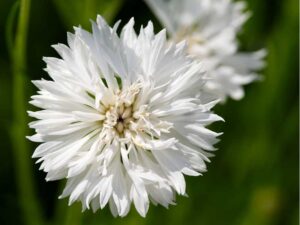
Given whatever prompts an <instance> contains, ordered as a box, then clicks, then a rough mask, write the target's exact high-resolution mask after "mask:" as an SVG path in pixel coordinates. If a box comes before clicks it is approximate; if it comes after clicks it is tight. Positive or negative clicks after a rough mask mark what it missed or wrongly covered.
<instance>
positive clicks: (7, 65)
mask: <svg viewBox="0 0 300 225" xmlns="http://www.w3.org/2000/svg"><path fill="white" fill-rule="evenodd" d="M15 2H16V1H13V0H0V125H1V126H0V224H1V225H23V224H24V225H25V224H28V225H29V223H28V222H26V221H30V219H29V220H25V219H24V215H23V213H22V212H23V210H22V209H23V208H24V203H23V204H22V203H21V200H20V199H21V198H20V194H19V190H20V189H22V187H23V184H22V182H20V180H22V179H20V178H18V177H19V176H20V174H22V171H20V167H19V166H18V165H17V164H18V162H19V161H18V159H17V158H18V157H17V154H18V153H17V151H15V150H14V146H18V145H21V144H22V143H19V142H18V140H17V139H15V138H14V137H15V135H16V134H15V132H14V130H13V129H11V127H12V121H13V115H14V114H13V102H14V101H15V100H14V98H13V92H14V91H16V90H15V88H14V85H13V78H12V77H13V64H12V59H11V57H10V54H9V52H10V48H12V47H13V46H11V47H9V45H8V43H9V40H10V39H11V37H10V36H12V37H13V36H14V34H15V30H16V24H17V18H18V11H17V10H18V8H17V6H15V7H14V5H15V4H16V3H15ZM247 3H248V9H249V10H251V11H252V17H251V18H250V20H249V21H248V22H247V23H246V25H245V26H244V29H243V31H242V32H241V34H240V47H241V49H242V50H247V51H254V50H258V49H261V48H266V49H267V50H268V56H267V58H266V61H267V67H266V68H265V69H264V70H263V71H262V74H263V75H264V80H263V81H261V82H256V83H253V84H251V85H248V86H247V87H246V97H245V98H244V99H243V100H241V101H232V100H229V101H228V102H227V103H226V104H225V105H220V106H218V107H217V108H216V109H215V111H216V112H217V114H219V115H221V116H222V117H223V118H224V119H225V121H226V122H225V123H218V124H216V125H213V129H215V130H217V131H222V132H224V134H223V135H222V137H221V142H220V143H219V144H218V145H217V147H218V148H219V151H217V152H216V157H214V158H213V159H212V162H211V163H210V164H209V165H208V172H207V173H205V174H204V176H203V177H186V181H187V193H188V195H189V197H188V198H187V197H181V196H178V197H177V203H178V204H177V205H176V206H171V207H170V209H168V210H167V209H165V208H163V207H161V206H158V207H155V206H153V205H151V206H150V210H149V212H148V215H147V217H146V219H143V218H141V217H140V216H139V215H138V214H137V213H136V211H135V209H134V207H132V210H131V212H130V213H129V215H128V216H127V217H125V218H123V219H121V218H117V219H115V218H113V216H112V215H111V213H110V212H109V209H108V208H107V207H106V208H105V209H104V210H100V211H98V212H97V213H95V214H94V213H92V212H91V211H86V212H85V213H83V214H82V213H80V210H81V206H80V204H74V205H73V206H71V207H68V206H67V200H57V197H58V196H59V194H60V192H61V190H62V187H63V185H64V184H63V182H46V181H45V180H44V178H45V174H44V173H43V172H41V171H39V170H38V168H39V165H36V164H34V160H31V159H29V158H30V155H31V154H32V152H33V151H34V149H35V147H36V145H35V144H33V143H29V141H25V142H26V143H27V144H28V145H29V149H30V151H29V152H27V155H26V153H25V155H22V157H26V156H27V157H28V159H29V160H30V161H28V162H29V164H30V166H29V168H30V169H29V171H31V173H32V174H33V175H32V177H31V178H30V177H25V178H24V177H23V180H24V181H25V183H26V181H28V182H31V181H32V182H33V183H34V188H35V189H34V190H35V192H34V193H35V194H36V195H37V201H38V202H39V203H38V204H39V205H38V208H39V210H40V211H41V215H40V217H41V218H42V219H41V220H36V221H39V222H36V224H37V223H41V221H43V222H42V224H41V225H43V224H49V225H50V224H69V225H76V224H85V225H86V224H87V225H89V224H91V225H94V224H105V225H106V224H127V225H131V224H138V225H143V224H149V225H150V224H165V225H167V224H174V225H176V224H178V225H179V224H201V225H298V224H299V194H298V189H299V187H298V166H299V165H298V163H299V153H298V150H299V142H298V139H299V130H298V125H299V92H298V91H299V81H298V74H299V70H298V68H299V65H298V63H299V55H298V51H299V37H298V35H299V25H298V17H299V11H298V10H299V3H298V1H296V0H285V1H280V0H248V1H247ZM13 8H15V9H17V10H15V11H16V13H14V9H13ZM97 13H100V14H103V15H104V16H105V17H106V18H107V20H108V21H109V23H110V24H111V25H112V24H113V22H115V21H117V20H119V19H122V25H123V24H125V23H126V22H127V21H128V20H129V18H131V17H135V21H136V30H138V29H139V27H140V26H141V25H142V24H144V25H145V24H146V23H147V21H148V20H150V19H151V20H152V21H154V23H155V26H156V27H155V28H156V31H159V30H160V29H161V27H160V25H159V23H158V21H157V20H156V19H155V18H154V16H153V14H152V13H151V11H150V10H149V8H148V7H147V6H146V5H145V4H144V2H143V1H140V0H127V1H121V0H113V1H105V0H98V1H97V0H86V1H81V0H73V1H72V0H66V1H60V0H32V1H31V7H30V14H29V26H28V40H27V53H26V68H27V69H26V70H25V71H24V74H25V75H26V80H25V82H26V86H25V87H26V89H25V96H24V99H25V101H26V102H28V101H29V98H30V96H31V95H32V94H33V93H34V92H35V91H36V90H35V88H34V87H33V85H32V83H31V82H30V80H33V79H41V78H42V77H43V78H46V79H48V77H47V74H46V73H45V72H44V71H43V68H44V67H45V64H44V62H43V61H42V57H43V56H56V54H55V52H54V50H53V49H52V48H51V47H50V45H52V44H56V43H58V42H60V43H66V32H67V31H72V29H73V28H72V26H73V25H76V26H77V25H79V24H81V25H82V26H83V27H84V28H86V29H89V30H90V24H89V19H93V20H94V19H95V18H96V14H97ZM174 16H176V15H174ZM10 21H11V22H10ZM10 34H11V35H10ZM26 108H27V109H30V108H31V106H29V105H28V104H27V103H26ZM26 119H28V118H26ZM28 120H29V119H28ZM26 133H27V135H30V134H32V131H31V130H26ZM25 183H24V186H26V185H25ZM34 201H35V200H34V199H32V201H31V199H30V198H28V199H27V201H26V204H28V205H26V207H29V208H30V205H31V204H34V203H33V202H34ZM32 217H36V215H34V214H32ZM32 221H35V220H34V219H33V220H32ZM33 223H34V222H33ZM33 223H31V224H32V225H35V224H33ZM37 225H39V224H37Z"/></svg>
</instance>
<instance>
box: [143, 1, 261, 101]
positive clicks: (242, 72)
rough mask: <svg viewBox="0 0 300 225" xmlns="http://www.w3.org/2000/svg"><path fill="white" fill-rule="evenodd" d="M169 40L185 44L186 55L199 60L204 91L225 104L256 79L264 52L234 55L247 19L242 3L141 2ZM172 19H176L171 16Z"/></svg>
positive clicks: (242, 93)
mask: <svg viewBox="0 0 300 225" xmlns="http://www.w3.org/2000/svg"><path fill="white" fill-rule="evenodd" d="M145 1H146V2H147V3H148V5H149V6H150V7H151V8H152V9H153V11H154V13H155V14H156V15H157V16H158V18H159V19H160V21H161V22H162V24H163V25H164V26H166V28H167V30H168V32H169V34H170V37H171V39H172V40H176V41H179V40H184V39H185V40H186V41H187V43H188V45H189V47H188V52H189V53H190V54H191V55H194V56H195V57H197V58H198V59H200V60H201V61H202V62H203V63H204V65H205V69H206V70H207V72H208V76H209V77H210V81H208V82H207V83H206V84H205V85H204V90H206V91H207V92H208V93H210V94H213V95H216V96H218V97H219V98H220V99H221V100H223V101H224V100H225V99H226V98H227V97H228V96H229V97H231V98H233V99H235V100H239V99H241V98H242V97H243V96H244V90H243V85H245V84H249V83H251V82H252V81H254V80H256V79H257V78H258V75H257V74H256V73H255V71H256V70H259V69H261V68H262V67H263V66H264V63H263V61H262V59H263V58H264V56H265V55H266V52H265V50H260V51H257V52H254V53H241V52H238V42H237V33H238V32H239V31H240V29H241V27H242V25H243V24H244V23H245V21H246V20H247V19H248V17H249V13H247V12H244V11H245V4H244V2H232V1H231V0H184V1H182V0H169V1H166V0H145ZM174 15H176V16H174Z"/></svg>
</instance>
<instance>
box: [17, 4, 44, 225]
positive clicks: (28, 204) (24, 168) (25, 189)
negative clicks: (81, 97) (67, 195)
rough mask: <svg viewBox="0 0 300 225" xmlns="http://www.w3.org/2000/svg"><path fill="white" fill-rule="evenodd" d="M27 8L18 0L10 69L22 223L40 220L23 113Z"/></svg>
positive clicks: (24, 107) (31, 224) (32, 223)
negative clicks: (18, 12) (18, 8)
mask: <svg viewBox="0 0 300 225" xmlns="http://www.w3.org/2000/svg"><path fill="white" fill-rule="evenodd" d="M29 10H30V0H21V1H20V14H19V19H18V25H17V30H16V39H15V43H14V49H12V54H11V56H12V67H13V68H12V72H13V124H12V133H11V138H12V147H13V154H14V160H15V172H16V182H17V185H18V187H17V188H18V194H19V199H20V204H21V205H20V206H21V210H22V216H23V221H24V224H26V225H40V224H42V218H41V212H40V207H39V205H38V201H37V198H36V191H35V189H34V185H33V183H34V182H33V173H32V166H31V157H30V155H31V153H30V151H29V145H28V141H27V140H26V139H25V136H26V135H27V129H28V128H27V122H28V121H27V120H28V118H27V115H26V108H27V104H26V101H27V100H26V94H25V87H26V81H27V80H26V40H27V28H28V19H29Z"/></svg>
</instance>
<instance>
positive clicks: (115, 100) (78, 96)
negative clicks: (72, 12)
mask: <svg viewBox="0 0 300 225" xmlns="http://www.w3.org/2000/svg"><path fill="white" fill-rule="evenodd" d="M133 25H134V21H133V19H132V20H130V21H129V22H128V24H127V25H126V26H125V27H124V28H123V29H122V32H121V35H120V37H119V36H118V35H117V33H116V30H117V27H118V23H117V24H116V25H115V26H114V27H113V28H110V27H109V26H108V25H107V24H106V22H105V21H104V20H103V19H102V17H100V16H98V18H97V23H94V22H93V24H92V26H93V32H92V34H91V33H89V32H87V31H85V30H83V29H81V28H75V34H70V33H69V34H68V45H69V47H68V46H66V45H63V44H58V45H54V46H53V47H54V48H55V49H56V51H57V52H58V53H59V55H60V56H61V57H62V59H58V58H45V59H44V60H45V62H46V63H47V68H46V71H47V72H48V73H49V75H50V77H51V78H52V79H53V80H52V81H48V80H39V81H34V84H35V85H36V86H37V87H38V88H39V89H40V91H39V92H38V95H35V96H32V99H33V100H32V101H31V104H33V105H34V106H37V107H39V108H42V109H43V110H41V111H37V112H29V114H30V116H32V117H34V118H36V119H38V120H37V121H34V122H31V123H30V127H31V128H34V129H35V131H36V134H35V135H33V136H31V137H29V139H30V140H32V141H35V142H43V143H41V144H40V145H39V146H38V148H37V149H36V150H35V152H34V154H33V157H34V158H40V159H39V160H38V162H42V164H41V169H42V170H44V171H45V172H46V173H47V177H46V179H47V180H58V179H63V178H67V179H68V182H67V185H66V188H65V190H64V191H63V193H62V195H61V197H66V196H70V198H69V204H72V203H73V202H74V201H76V200H79V201H81V202H82V205H83V209H86V208H90V207H91V208H92V209H93V210H94V211H96V210H97V209H99V208H103V207H104V206H105V205H106V204H109V206H110V209H111V211H112V213H113V215H115V216H117V215H119V216H125V215H126V214H127V213H128V211H129V209H130V205H131V202H133V203H134V205H135V208H136V209H137V211H138V212H139V213H140V214H141V215H142V216H145V215H146V213H147V211H148V207H149V200H151V201H152V202H153V203H154V204H161V205H163V206H165V207H168V205H169V204H173V203H174V200H175V193H176V192H177V193H178V194H181V195H184V194H185V180H184V176H183V175H190V176H198V175H200V173H201V172H204V171H205V170H206V167H205V161H209V160H208V157H209V156H211V153H209V152H207V151H212V150H214V147H213V144H214V143H216V142H217V138H216V137H217V136H218V135H219V134H218V133H215V132H212V131H210V130H208V129H207V128H205V126H206V125H208V124H210V123H212V122H214V121H218V120H221V118H220V117H219V116H217V115H215V114H213V113H212V112H211V111H210V109H211V108H212V107H213V106H214V104H216V102H208V103H203V100H202V99H201V98H199V97H198V98H197V97H196V96H199V94H198V89H199V86H200V85H202V84H203V82H204V78H203V72H201V71H202V70H201V64H199V63H198V62H195V61H194V60H192V59H190V58H188V57H187V56H186V53H185V45H184V43H179V44H177V45H174V44H169V43H167V42H166V34H165V31H164V30H163V31H161V32H160V33H158V34H157V35H154V33H153V25H152V23H151V22H149V24H148V25H147V27H146V28H141V30H140V33H139V35H138V36H137V35H136V33H135V31H134V29H133ZM200 96H201V95H200Z"/></svg>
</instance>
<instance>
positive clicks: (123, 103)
mask: <svg viewBox="0 0 300 225" xmlns="http://www.w3.org/2000/svg"><path fill="white" fill-rule="evenodd" d="M140 88H141V84H140V83H134V84H132V85H131V86H129V87H128V88H126V89H125V90H120V91H119V92H118V93H117V94H115V95H114V96H113V97H112V98H111V99H112V100H111V101H110V103H109V106H107V107H105V119H104V121H103V125H104V127H107V128H109V129H112V130H113V131H115V132H116V134H119V136H124V132H125V130H126V129H130V125H131V124H132V123H133V122H136V118H134V117H133V113H134V112H133V106H134V104H135V100H136V98H137V95H138V94H139V92H140Z"/></svg>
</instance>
